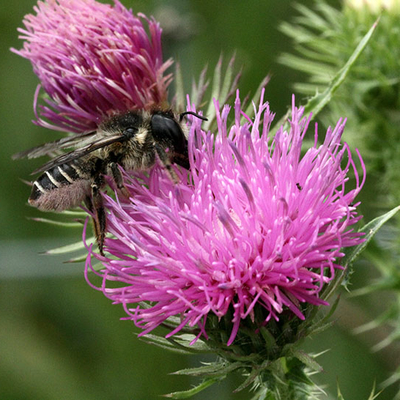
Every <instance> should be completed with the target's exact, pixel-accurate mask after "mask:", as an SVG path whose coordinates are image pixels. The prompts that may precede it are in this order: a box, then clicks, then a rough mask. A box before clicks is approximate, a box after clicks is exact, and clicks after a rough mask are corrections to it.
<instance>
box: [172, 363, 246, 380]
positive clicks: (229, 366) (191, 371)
mask: <svg viewBox="0 0 400 400" xmlns="http://www.w3.org/2000/svg"><path fill="white" fill-rule="evenodd" d="M242 366H243V364H242V363H240V362H236V363H231V362H223V361H222V362H213V363H209V364H207V365H203V366H202V367H197V368H185V369H181V370H179V371H176V372H174V373H173V374H174V375H188V376H206V377H207V378H211V377H213V378H216V377H225V376H226V375H227V374H229V373H230V372H232V371H234V370H235V369H238V368H240V367H242Z"/></svg>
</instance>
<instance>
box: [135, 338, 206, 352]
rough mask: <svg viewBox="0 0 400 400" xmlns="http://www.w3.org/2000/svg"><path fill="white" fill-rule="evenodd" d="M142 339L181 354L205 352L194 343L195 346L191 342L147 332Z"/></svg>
mask: <svg viewBox="0 0 400 400" xmlns="http://www.w3.org/2000/svg"><path fill="white" fill-rule="evenodd" d="M141 340H143V341H145V342H147V343H149V344H154V345H155V346H157V347H161V348H162V349H166V350H170V351H172V352H174V353H179V354H193V353H200V352H201V353H204V351H202V350H203V349H199V347H197V346H196V344H194V345H193V346H189V343H187V342H186V343H185V342H182V343H180V342H179V340H176V339H171V338H170V339H165V338H164V337H161V336H157V335H152V334H147V335H145V336H143V337H141Z"/></svg>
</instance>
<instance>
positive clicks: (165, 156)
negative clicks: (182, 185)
mask: <svg viewBox="0 0 400 400" xmlns="http://www.w3.org/2000/svg"><path fill="white" fill-rule="evenodd" d="M155 148H156V151H157V155H158V158H159V159H160V161H161V164H162V165H163V167H164V168H165V169H166V170H167V172H168V175H169V176H170V178H171V180H172V181H173V182H174V183H178V182H179V178H178V176H177V175H176V172H175V171H174V170H173V168H172V164H171V160H170V159H169V157H168V154H167V153H166V152H165V150H164V149H163V148H162V147H161V146H159V145H158V144H157V143H156V144H155Z"/></svg>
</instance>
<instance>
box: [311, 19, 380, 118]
mask: <svg viewBox="0 0 400 400" xmlns="http://www.w3.org/2000/svg"><path fill="white" fill-rule="evenodd" d="M377 25H378V21H376V22H375V23H374V24H373V25H372V27H371V28H370V30H369V31H368V32H367V34H366V35H365V36H364V37H363V38H362V40H361V42H360V43H359V44H358V46H357V47H356V49H355V50H354V52H353V54H352V55H351V56H350V58H349V59H348V61H347V62H346V64H345V65H344V66H343V68H341V69H340V70H339V72H338V73H337V74H336V75H335V77H334V78H333V79H332V80H331V82H330V83H329V85H328V87H327V88H326V89H325V90H324V91H323V92H322V93H321V94H316V95H315V96H314V97H313V98H311V99H310V100H309V101H308V102H307V104H306V105H305V107H304V112H305V113H306V114H309V113H311V112H312V114H313V118H315V116H316V115H317V114H318V113H319V112H320V111H321V110H322V109H323V108H324V107H325V106H326V105H327V104H328V103H329V102H330V100H331V98H332V95H333V94H334V93H335V92H336V90H337V89H338V88H339V86H340V85H341V84H342V83H343V81H344V80H345V79H346V76H347V75H348V73H349V71H350V69H351V67H352V66H353V65H354V63H355V62H356V61H357V59H358V57H359V56H360V54H361V53H362V52H363V50H364V49H365V47H366V46H367V44H368V42H369V40H370V39H371V37H372V34H373V33H374V31H375V29H376V27H377Z"/></svg>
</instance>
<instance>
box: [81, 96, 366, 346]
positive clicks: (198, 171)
mask: <svg viewBox="0 0 400 400" xmlns="http://www.w3.org/2000/svg"><path fill="white" fill-rule="evenodd" d="M215 109H216V113H217V122H218V134H217V135H216V136H214V135H213V134H212V133H210V132H208V133H207V132H204V131H202V130H201V126H200V123H201V122H200V120H198V119H197V118H194V119H193V121H192V124H191V127H190V133H189V154H190V163H191V169H190V170H191V172H190V177H189V180H188V179H187V171H183V170H182V171H180V170H178V169H177V170H176V172H177V174H178V175H179V177H180V183H178V184H176V183H173V182H172V181H171V179H170V178H169V177H168V175H167V174H166V172H165V170H164V169H163V168H161V167H160V166H156V167H155V168H154V169H153V170H152V171H151V172H150V173H149V175H148V176H145V175H139V174H136V176H133V177H132V176H128V175H125V179H126V187H127V188H128V190H129V191H130V194H131V196H132V197H131V199H130V200H129V201H128V200H126V199H123V198H119V199H118V196H117V199H113V198H112V197H110V196H107V195H104V199H105V206H106V208H107V210H108V221H107V224H108V231H109V233H110V234H111V236H110V237H109V238H107V239H106V246H105V249H106V250H107V251H108V253H109V256H100V255H98V254H95V253H93V252H92V251H90V254H89V257H88V259H87V263H86V267H87V271H88V270H90V269H93V268H92V260H93V257H94V258H95V259H98V260H100V261H101V263H102V265H103V269H102V270H101V271H95V273H96V274H97V275H99V276H100V277H101V278H102V280H103V283H102V285H101V290H102V291H103V292H104V294H105V295H106V296H107V297H109V298H110V299H111V300H112V301H113V302H114V303H121V304H123V305H124V307H125V310H126V312H127V314H128V318H129V319H131V320H133V321H134V323H135V324H136V325H137V326H138V327H140V328H141V329H142V330H143V331H142V332H141V335H144V334H146V333H148V332H150V331H152V330H153V329H154V328H156V327H157V326H159V325H161V324H164V323H168V321H167V319H168V318H170V317H178V321H179V322H178V323H177V324H176V327H175V329H173V330H172V331H171V332H170V333H169V334H168V336H171V335H173V334H176V333H177V332H179V331H180V330H182V329H183V328H184V327H195V328H196V329H198V331H197V332H198V336H201V335H203V336H204V337H207V320H209V319H210V317H211V316H216V317H217V318H218V319H219V320H221V319H223V318H225V317H226V316H229V318H230V323H231V325H230V332H229V335H230V336H229V339H228V340H227V344H228V345H229V344H232V342H233V341H234V339H235V337H236V336H237V334H238V331H240V326H241V324H243V323H245V321H246V320H247V321H248V320H250V321H252V322H254V321H255V322H256V324H258V326H263V325H268V323H271V322H272V321H273V320H275V321H278V320H279V319H280V318H281V317H282V316H283V315H288V314H289V315H291V316H292V317H291V318H293V315H294V316H297V317H298V318H300V319H304V309H305V308H306V307H307V304H312V305H323V304H327V303H326V301H324V300H323V299H321V298H320V297H319V294H320V292H321V289H322V288H323V287H324V286H325V285H326V284H328V283H329V282H330V281H331V280H332V279H333V278H334V276H335V273H336V271H337V269H342V267H341V266H340V258H341V257H342V256H343V255H344V254H343V252H342V249H343V248H345V247H349V246H354V245H357V244H359V243H360V242H361V241H362V240H363V239H362V237H361V234H360V233H356V232H355V231H354V230H353V225H354V224H355V223H356V222H357V221H358V220H359V219H360V218H361V217H360V216H358V215H357V212H356V207H357V205H358V204H356V203H355V197H356V195H357V194H358V193H359V191H360V189H361V187H362V185H363V183H364V178H363V180H362V181H360V179H359V176H358V174H357V171H356V168H355V164H354V161H353V159H352V156H351V153H350V150H349V148H348V146H347V144H343V145H342V144H341V143H340V140H341V136H342V133H343V129H344V125H345V122H344V121H342V120H339V122H338V123H337V125H336V127H335V128H334V129H331V128H329V129H328V131H327V133H326V136H325V139H324V142H323V143H322V144H321V145H318V144H317V130H316V131H315V143H314V145H313V146H312V147H311V148H309V149H307V151H306V152H305V154H304V155H302V153H301V150H302V144H303V139H304V136H305V134H306V131H307V128H308V125H309V122H310V118H309V117H307V116H304V115H303V108H296V107H295V105H294V100H293V106H292V117H291V120H290V121H289V123H290V127H289V129H288V130H285V129H284V128H283V127H281V128H280V129H279V130H278V131H277V133H276V135H275V137H270V136H269V129H270V125H271V122H272V120H273V118H274V115H273V114H272V113H271V112H270V109H269V105H268V103H263V100H262V99H261V101H260V105H259V106H258V108H257V109H256V110H255V118H254V120H250V118H248V117H247V116H246V115H245V114H244V113H243V111H242V109H241V103H240V100H239V94H238V95H237V98H236V102H235V106H234V112H233V114H234V115H233V117H234V119H233V124H232V125H231V127H230V128H229V125H228V117H229V116H230V115H231V114H232V111H231V110H230V108H229V107H228V106H225V107H224V108H223V109H222V112H221V113H219V111H218V110H219V109H220V108H219V105H218V104H217V103H216V104H215ZM193 111H194V110H193ZM357 154H358V153H357ZM358 157H359V158H360V161H361V165H362V168H363V172H364V174H363V176H365V169H364V165H363V163H362V160H361V157H360V156H359V155H358ZM351 171H354V174H355V181H356V184H355V185H354V186H355V187H354V188H352V189H349V188H348V187H347V185H348V183H347V181H348V174H349V172H351ZM90 249H91V248H90ZM93 270H94V269H93ZM260 310H261V314H260ZM259 315H262V319H261V320H260V319H258V316H259ZM256 316H257V317H256ZM212 318H215V317H212ZM175 321H177V319H175Z"/></svg>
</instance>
